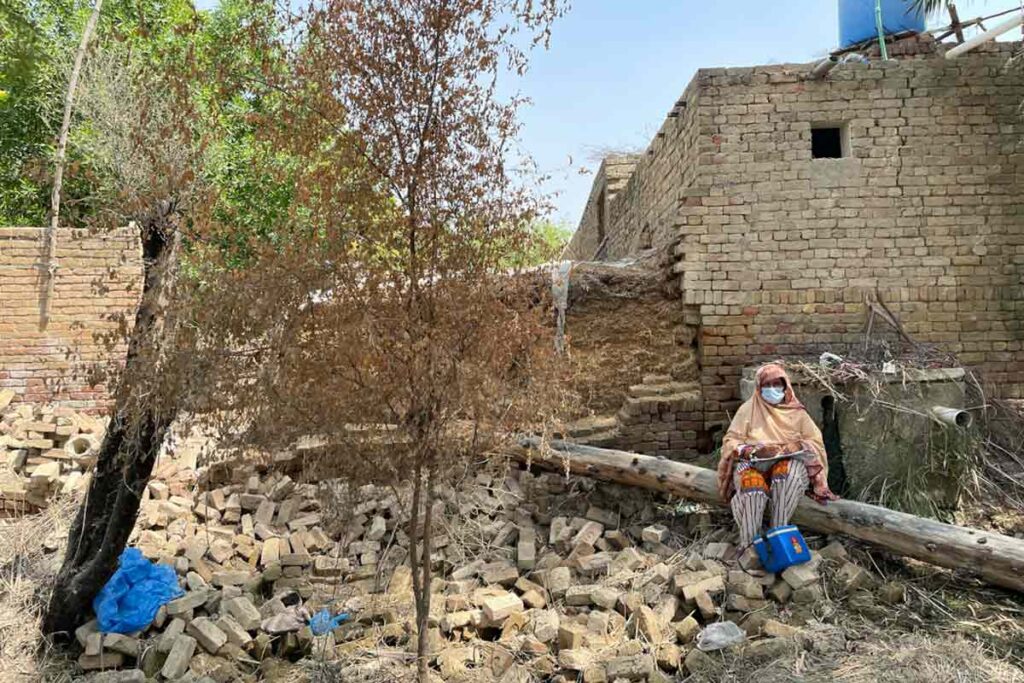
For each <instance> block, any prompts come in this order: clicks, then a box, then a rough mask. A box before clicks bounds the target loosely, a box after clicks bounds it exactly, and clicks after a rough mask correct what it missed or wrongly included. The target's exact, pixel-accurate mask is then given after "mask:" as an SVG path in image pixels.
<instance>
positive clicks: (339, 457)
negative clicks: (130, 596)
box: [191, 0, 564, 681]
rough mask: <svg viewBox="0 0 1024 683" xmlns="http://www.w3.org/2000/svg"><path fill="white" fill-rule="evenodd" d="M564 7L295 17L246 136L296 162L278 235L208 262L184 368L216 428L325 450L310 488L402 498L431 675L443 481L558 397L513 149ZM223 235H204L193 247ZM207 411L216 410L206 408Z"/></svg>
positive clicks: (382, 9) (341, 6) (526, 196)
mask: <svg viewBox="0 0 1024 683" xmlns="http://www.w3.org/2000/svg"><path fill="white" fill-rule="evenodd" d="M563 11H564V7H563V5H562V3H561V2H560V0H542V1H539V2H538V1H533V2H531V1H529V0H370V1H367V0H328V1H327V2H323V3H321V2H317V3H314V4H312V5H311V6H310V7H309V9H308V10H307V11H305V12H302V13H299V14H295V15H293V16H292V17H291V22H290V23H291V26H292V31H290V32H289V33H288V34H287V37H288V39H289V42H287V43H285V42H277V43H275V44H274V45H272V46H265V45H264V46H262V47H261V48H260V49H259V50H257V52H264V53H268V54H269V53H273V54H282V53H284V54H287V55H288V60H287V61H288V63H289V68H288V69H284V70H276V71H274V70H267V72H266V73H265V75H264V76H265V80H264V81H263V82H262V85H263V86H268V85H269V86H270V87H272V88H273V89H275V90H276V91H278V92H280V93H282V94H283V96H284V97H285V98H286V101H287V102H288V106H286V107H283V114H282V113H278V114H275V115H274V116H273V117H268V118H266V119H264V120H260V121H259V122H258V123H257V124H256V125H257V127H258V129H259V130H261V131H262V132H263V134H264V135H265V136H266V140H267V141H269V143H270V144H272V145H274V147H275V149H276V150H278V151H279V152H280V153H282V154H286V155H288V156H289V157H291V158H296V159H302V160H303V163H302V164H301V166H300V168H299V170H298V171H296V172H295V178H294V182H295V183H296V193H295V194H296V197H297V201H296V205H295V206H294V207H293V208H292V211H291V213H290V218H289V221H288V224H287V225H282V226H280V229H279V231H278V234H279V236H280V237H281V238H280V239H278V240H275V241H274V242H273V243H265V244H263V245H261V247H260V248H259V249H258V250H257V251H256V252H255V253H254V254H253V256H252V258H251V260H250V262H249V264H248V265H247V267H245V268H241V269H238V268H234V269H233V268H231V267H229V264H228V263H227V262H220V263H218V261H217V258H216V257H215V255H211V258H208V259H204V260H203V263H204V264H205V265H206V268H205V269H204V270H203V271H202V273H201V274H200V276H199V277H198V278H197V282H199V283H202V286H200V287H198V288H197V289H196V291H195V293H194V296H195V299H194V304H193V306H192V311H193V315H194V316H195V320H194V324H193V325H191V327H192V328H193V329H195V330H199V331H201V332H200V333H199V335H198V336H199V339H198V341H197V342H196V348H197V349H200V352H199V353H197V356H196V362H197V363H198V364H200V365H201V366H202V367H203V371H202V372H203V375H204V377H205V378H206V381H207V385H208V386H209V387H210V388H211V389H212V390H213V393H212V394H211V396H210V397H209V398H208V399H207V401H208V402H207V405H208V407H210V408H211V409H212V408H216V413H215V414H216V415H218V416H220V417H221V418H222V420H223V424H222V426H223V427H224V429H225V433H230V434H233V435H234V436H238V437H240V439H241V441H242V442H244V443H246V444H255V445H258V446H261V447H263V448H274V447H279V446H280V447H286V446H287V445H289V444H291V443H294V441H295V440H297V439H299V438H303V437H311V436H312V437H318V438H319V439H320V442H321V444H322V447H321V453H322V458H321V459H320V462H319V465H320V466H321V469H322V472H323V473H324V475H325V476H326V475H333V476H343V477H345V478H347V479H349V480H352V481H358V482H380V483H386V484H393V485H402V484H408V485H409V486H410V488H411V509H410V516H411V523H410V527H409V534H408V535H409V538H410V549H409V563H410V565H411V568H412V576H413V591H414V595H415V603H416V605H415V606H416V624H417V633H418V643H417V644H418V652H419V661H418V672H419V677H420V680H423V681H425V680H426V676H427V657H426V654H427V635H428V633H427V623H428V615H429V610H430V595H431V588H430V586H431V576H432V569H433V568H432V562H431V556H432V550H433V548H432V547H431V533H430V531H431V528H432V525H433V524H434V522H435V520H434V518H433V516H434V514H435V512H434V508H435V505H434V503H435V502H436V500H437V490H438V486H439V485H440V483H441V481H442V480H443V478H444V477H445V476H446V475H447V474H448V473H449V472H450V471H451V470H452V469H453V468H454V467H455V466H457V465H458V464H459V463H460V462H461V463H463V464H464V463H465V462H466V458H467V457H469V456H471V455H476V454H479V453H481V452H487V451H488V449H491V448H494V447H495V446H496V445H497V444H498V443H499V442H500V441H501V439H502V438H506V437H507V435H508V434H510V433H512V432H513V430H515V429H517V428H521V427H523V426H524V425H528V424H529V425H536V424H540V423H543V422H544V421H545V419H546V418H547V416H548V412H547V410H546V406H548V405H551V404H552V403H553V401H552V397H554V396H555V395H557V391H555V390H554V389H553V388H552V385H550V384H549V383H548V382H547V381H546V380H547V378H549V377H551V376H552V375H551V373H552V372H553V371H554V368H555V367H556V363H555V362H554V361H555V359H554V353H553V338H552V335H551V328H550V319H551V309H550V308H549V307H548V306H547V305H546V302H545V300H544V297H543V295H541V294H539V293H540V292H542V291H543V289H544V288H543V287H538V281H539V279H543V278H542V276H541V275H539V274H529V273H525V272H524V270H525V268H524V266H525V260H526V258H527V257H528V255H531V254H535V248H536V245H535V244H534V242H535V241H536V240H537V239H538V236H537V233H536V231H535V230H533V229H531V227H532V225H533V224H534V222H535V220H536V219H537V217H538V216H539V215H541V209H542V208H543V207H542V206H541V204H540V202H539V201H538V199H537V198H536V196H535V192H534V189H535V188H534V187H533V186H532V185H531V183H530V182H529V180H530V177H531V176H529V174H526V175H522V176H521V175H520V171H521V170H524V169H525V168H526V166H525V161H524V160H522V159H520V158H519V157H518V156H517V154H516V150H515V146H514V145H515V140H516V135H517V132H518V123H517V116H516V114H517V108H518V106H519V105H520V103H521V102H520V100H519V99H517V98H515V97H511V98H508V99H502V98H501V97H500V96H499V94H498V82H499V79H502V78H506V77H507V78H513V77H514V76H515V75H516V74H521V73H522V72H523V71H524V70H525V69H526V66H527V57H528V53H529V51H530V50H531V49H532V48H533V47H535V46H537V45H538V44H543V43H545V42H546V40H547V37H548V34H549V29H550V26H551V23H552V22H553V21H554V20H555V19H556V18H557V17H558V16H559V15H560V14H561V13H562V12H563ZM230 229H231V227H230V226H224V225H220V224H218V223H217V222H216V221H213V220H211V221H208V222H207V223H205V224H204V225H202V226H200V227H199V228H198V230H200V232H202V231H206V236H205V239H204V240H203V241H204V243H220V242H222V241H223V239H222V237H223V236H218V234H219V232H221V231H228V232H230ZM211 414H212V413H211Z"/></svg>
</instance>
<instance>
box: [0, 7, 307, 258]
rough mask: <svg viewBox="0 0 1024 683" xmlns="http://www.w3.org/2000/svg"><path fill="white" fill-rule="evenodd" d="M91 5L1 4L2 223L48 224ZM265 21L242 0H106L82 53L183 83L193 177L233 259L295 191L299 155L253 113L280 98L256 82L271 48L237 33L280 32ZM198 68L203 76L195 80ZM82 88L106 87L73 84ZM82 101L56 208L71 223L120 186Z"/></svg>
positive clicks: (267, 235) (266, 231)
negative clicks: (69, 94) (280, 146)
mask: <svg viewBox="0 0 1024 683" xmlns="http://www.w3.org/2000/svg"><path fill="white" fill-rule="evenodd" d="M89 9H90V4H89V3H88V2H86V1H84V0H12V1H11V2H5V3H0V141H2V143H3V154H2V155H0V224H3V225H11V224H22V225H42V224H44V223H45V221H46V216H47V212H48V209H49V192H50V187H51V178H52V173H53V168H52V163H53V162H52V159H53V154H54V142H55V140H56V136H57V132H58V130H59V127H60V119H61V116H62V106H63V101H64V97H65V94H66V87H67V84H66V77H67V73H68V71H69V65H70V59H71V57H70V56H71V55H73V54H74V51H75V49H76V48H77V44H78V41H79V39H80V31H81V28H82V26H83V25H84V22H85V18H86V17H87V15H88V12H89ZM273 19H274V18H273V15H272V13H271V12H269V11H268V5H266V4H262V3H257V4H253V3H250V2H248V1H247V0H224V2H222V3H221V4H220V6H219V7H218V8H217V9H216V10H212V11H208V12H197V11H196V10H195V8H194V6H193V4H192V2H191V1H190V0H106V2H105V3H104V6H103V13H102V18H101V21H100V25H99V27H98V29H97V35H96V39H95V41H94V43H93V45H92V51H91V53H90V56H92V57H94V56H95V55H97V54H99V53H103V54H104V55H105V56H108V57H111V56H112V57H113V60H114V61H120V62H121V63H122V69H121V71H122V72H123V73H124V74H127V75H128V76H129V77H131V78H133V79H143V80H144V81H145V82H147V83H157V84H160V85H158V86H155V87H163V88H166V89H168V90H169V89H170V88H171V87H172V84H174V83H175V82H177V83H179V84H180V83H186V82H187V84H188V87H187V90H186V93H187V94H186V95H185V96H187V97H189V98H191V99H192V100H193V101H192V103H191V104H190V107H191V108H192V109H193V110H194V114H195V116H194V119H193V120H192V121H191V122H190V124H191V125H193V127H194V129H195V130H194V137H195V138H196V139H197V140H201V141H202V151H201V152H198V153H199V154H201V157H202V164H201V166H202V168H201V169H200V175H201V181H202V182H203V183H205V184H206V185H208V186H209V187H211V188H212V190H213V191H212V193H211V196H212V197H213V204H212V206H211V207H210V209H211V210H212V211H214V212H215V214H216V215H217V217H218V218H219V219H220V220H221V221H223V222H225V223H230V224H231V225H232V226H234V228H235V231H234V233H233V234H232V235H230V236H225V237H223V238H222V244H221V246H222V247H223V248H226V249H230V250H233V251H236V252H237V255H238V260H239V261H244V259H245V258H246V254H247V253H248V251H249V249H248V246H247V245H248V244H249V243H250V242H251V240H254V239H255V240H261V241H262V240H269V241H271V242H273V241H274V240H276V239H278V237H277V236H276V234H275V226H277V225H280V224H282V223H284V222H285V221H284V218H285V216H286V215H287V213H288V211H289V209H290V206H291V204H292V199H293V197H292V190H291V189H290V188H291V187H292V185H293V183H292V182H290V181H291V179H292V175H293V173H294V169H295V162H294V161H293V160H290V159H288V158H286V157H284V156H283V155H280V154H275V153H273V152H271V151H270V150H269V147H268V146H267V145H266V144H263V143H261V142H260V141H259V140H257V139H256V134H255V131H254V130H253V126H252V124H251V123H250V120H251V118H252V116H253V115H254V114H257V113H258V114H261V115H263V116H264V117H265V116H266V115H267V114H268V113H272V112H273V111H274V108H275V107H279V106H280V97H279V96H277V95H276V94H275V93H272V92H269V91H268V90H267V89H266V88H261V87H260V85H259V82H258V77H259V75H260V73H261V69H264V68H266V67H267V65H268V64H271V63H273V61H274V60H273V56H272V55H268V54H265V53H262V54H261V53H257V52H255V51H254V50H253V49H252V47H251V46H252V45H253V44H256V43H255V41H248V40H244V41H243V40H239V35H241V34H243V33H244V32H246V31H254V30H256V31H269V32H273V31H279V30H281V27H280V26H279V25H277V24H275V23H274V20H273ZM108 61H110V60H108ZM86 63H87V66H88V64H89V57H87V62H86ZM203 73H205V74H207V75H208V76H210V77H209V78H207V79H203V78H199V77H196V75H197V74H203ZM163 84H166V85H163ZM78 96H79V98H88V97H90V96H103V95H101V94H98V93H88V92H85V93H83V92H81V89H80V92H79V93H78ZM176 96H178V97H181V96H182V95H181V94H180V93H176ZM81 109H82V108H79V110H76V115H75V118H74V119H73V125H72V133H71V139H70V143H69V149H68V158H69V162H70V163H69V166H68V168H67V171H66V175H65V190H64V197H63V200H62V209H61V214H62V219H63V221H62V222H64V223H66V224H70V225H83V224H85V223H87V222H89V220H90V219H94V218H95V217H96V216H97V212H99V211H100V210H101V209H102V208H103V202H102V200H101V196H103V195H106V196H108V197H109V196H111V195H112V194H116V193H112V192H111V191H110V187H111V185H112V184H113V183H112V181H111V180H110V176H111V174H112V173H114V172H115V170H114V169H111V168H108V167H107V165H108V164H106V162H107V160H106V159H101V158H98V157H96V156H95V154H94V153H93V151H94V150H96V149H97V148H99V147H101V146H102V143H100V142H98V141H97V140H96V136H97V135H99V133H98V130H100V129H102V128H103V126H97V125H95V123H96V122H93V121H89V120H88V117H87V116H86V115H84V114H83V113H82V111H81ZM100 109H101V110H102V109H104V108H103V107H100ZM106 109H107V110H109V107H107V108H106ZM115 215H116V212H115Z"/></svg>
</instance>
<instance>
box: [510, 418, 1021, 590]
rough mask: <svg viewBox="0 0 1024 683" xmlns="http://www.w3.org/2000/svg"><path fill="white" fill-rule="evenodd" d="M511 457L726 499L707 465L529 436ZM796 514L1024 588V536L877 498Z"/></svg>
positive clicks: (805, 508) (803, 506)
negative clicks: (948, 520) (883, 503)
mask: <svg viewBox="0 0 1024 683" xmlns="http://www.w3.org/2000/svg"><path fill="white" fill-rule="evenodd" d="M520 443H521V445H522V446H523V448H521V449H515V450H514V451H513V456H514V457H515V458H517V459H518V460H521V461H523V462H531V463H532V464H534V465H537V466H540V467H543V468H545V469H553V470H557V471H564V470H565V468H566V466H568V469H569V470H570V471H571V472H574V473H576V474H582V475H585V476H588V477H594V478H597V479H604V480H607V481H612V482H616V483H619V484H628V485H630V486H639V487H642V488H646V489H652V490H655V491H664V492H666V493H671V494H673V495H676V496H680V497H683V498H688V499H690V500H695V501H699V502H702V503H712V504H715V505H722V506H724V505H725V503H723V501H722V500H721V498H719V496H718V481H717V476H716V474H715V473H714V472H713V471H711V470H708V469H705V468H703V467H695V466H693V465H687V464H684V463H679V462H674V461H672V460H665V459H661V458H656V457H651V456H647V455H639V454H637V453H628V452H626V451H616V450H610V449H605V448H594V447H593V446H580V445H577V444H573V443H569V442H565V441H550V442H547V444H546V446H547V447H546V448H544V449H543V450H541V449H540V445H541V441H540V439H538V438H536V437H526V438H524V439H522V440H521V441H520ZM793 521H794V522H795V523H797V524H801V525H804V526H806V527H809V528H811V529H815V530H817V531H821V532H825V533H842V534H846V535H848V536H852V537H853V538H857V539H860V540H862V541H867V542H869V543H873V544H875V545H877V546H879V547H881V548H885V549H886V550H889V551H891V552H894V553H897V554H900V555H905V556H907V557H912V558H914V559H917V560H923V561H925V562H929V563H931V564H935V565H938V566H940V567H949V568H951V569H963V570H967V571H970V572H973V573H975V574H977V575H979V576H980V577H982V578H983V579H984V580H985V581H988V582H989V583H992V584H995V585H997V586H1002V587H1003V588H1009V589H1012V590H1015V591H1019V592H1024V540H1018V539H1015V538H1010V537H1008V536H1003V535H1000V534H993V533H989V532H987V531H978V530H975V529H967V528H964V527H958V526H952V525H950V524H943V523H941V522H936V521H935V520H932V519H925V518H923V517H916V516H914V515H909V514H906V513H904V512H896V511H895V510H889V509H887V508H883V507H879V506H877V505H869V504H867V503H859V502H857V501H853V500H840V501H836V502H833V503H829V504H828V505H820V504H818V503H816V502H814V501H813V500H811V499H810V498H806V497H805V498H804V499H803V500H802V501H801V502H800V505H799V507H798V508H797V511H796V514H795V515H794V517H793Z"/></svg>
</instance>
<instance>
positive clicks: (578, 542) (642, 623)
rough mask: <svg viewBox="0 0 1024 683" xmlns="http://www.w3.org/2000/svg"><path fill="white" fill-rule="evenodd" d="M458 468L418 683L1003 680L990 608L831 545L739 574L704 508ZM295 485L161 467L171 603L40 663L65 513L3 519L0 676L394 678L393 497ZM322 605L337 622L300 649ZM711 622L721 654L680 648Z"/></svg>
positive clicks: (147, 525) (141, 525) (259, 473)
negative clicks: (737, 632)
mask: <svg viewBox="0 0 1024 683" xmlns="http://www.w3.org/2000/svg"><path fill="white" fill-rule="evenodd" d="M479 464H480V467H478V468H475V469H473V470H472V473H471V474H467V475H466V476H465V477H464V478H463V479H462V480H461V481H459V482H458V483H457V484H455V485H454V486H452V487H451V488H448V489H446V490H445V491H444V492H443V495H442V501H441V502H439V504H438V505H439V506H440V505H443V506H444V510H443V514H439V515H435V519H437V520H438V522H437V524H436V526H435V529H434V535H435V552H434V557H433V560H434V565H435V570H436V576H437V577H438V579H436V580H435V581H434V583H433V587H434V596H433V601H432V617H431V620H430V622H431V632H430V644H431V652H432V653H433V656H432V659H431V666H432V670H433V672H434V674H435V675H436V679H437V680H443V681H504V682H512V681H517V682H519V681H521V682H526V681H586V682H601V681H608V682H614V681H675V680H758V681H788V680H843V681H875V680H906V681H918V680H919V681H929V683H932V682H935V681H947V680H948V681H954V680H955V681H973V680H977V681H997V680H998V681H1016V680H1024V672H1022V669H1021V668H1020V665H1021V662H1022V660H1024V605H1022V603H1021V602H1020V601H1019V599H1018V597H1017V596H1014V595H1012V594H1010V593H1006V592H1002V591H999V590H996V589H989V588H983V587H981V586H980V585H978V584H970V583H966V582H965V580H962V579H959V578H957V577H955V576H953V575H952V574H950V573H949V572H946V571H944V570H939V569H936V568H933V567H929V566H927V565H923V564H918V563H910V562H909V561H906V560H899V559H895V558H893V557H891V556H888V555H885V554H882V553H878V552H871V551H870V549H868V548H866V547H863V546H858V545H854V544H852V543H849V542H845V541H844V540H843V539H842V538H823V537H815V536H810V537H809V538H808V540H809V542H810V543H811V545H812V546H813V547H815V548H817V549H816V550H815V551H814V558H813V560H812V562H811V563H809V564H807V565H802V566H797V567H792V568H790V569H789V570H787V571H786V572H785V573H784V574H783V575H781V576H774V575H770V574H765V573H764V572H760V571H756V570H751V571H747V570H744V569H742V568H739V567H737V566H736V565H735V563H732V562H730V561H729V560H730V558H731V555H732V552H731V551H732V550H733V548H732V546H731V545H730V540H732V525H731V520H730V519H729V518H728V517H727V516H726V515H725V513H724V512H721V511H717V510H714V511H713V510H709V509H705V508H702V507H700V506H696V505H693V504H689V503H686V502H685V501H679V500H675V501H670V500H667V499H664V498H661V497H658V496H655V495H654V494H650V493H647V492H643V491H639V490H637V489H631V488H627V487H622V486H615V485H610V484H602V483H598V482H595V481H594V480H591V479H587V478H581V477H575V476H573V477H571V478H566V477H565V476H562V475H559V474H555V473H543V474H535V473H531V472H528V471H521V470H519V469H515V468H511V467H510V466H508V465H507V464H506V465H502V464H500V463H496V462H489V463H483V462H481V463H479ZM301 480H302V467H301V458H300V457H297V456H295V455H289V454H281V455H278V456H276V457H274V458H271V459H270V460H269V461H268V462H265V463H263V464H261V465H259V466H255V465H248V466H245V465H238V464H233V465H232V466H229V467H225V466H218V467H213V468H210V469H201V470H200V471H196V470H195V469H193V468H192V467H190V462H189V460H188V459H186V458H182V459H176V458H173V457H170V456H168V457H166V458H164V459H163V461H162V462H161V463H159V464H158V466H157V470H156V474H155V478H154V480H153V481H152V482H151V483H150V485H149V487H148V491H147V499H146V500H145V501H144V502H143V505H142V510H141V513H140V517H139V521H138V524H137V528H136V532H135V534H134V535H133V539H132V543H131V545H134V546H136V547H138V548H140V549H141V550H142V552H143V553H144V554H145V555H146V556H147V557H149V558H150V559H152V560H154V561H156V562H161V563H165V564H169V565H171V566H173V567H174V569H175V571H176V573H177V575H178V577H179V582H180V584H181V587H182V588H183V589H184V591H185V593H184V595H183V597H180V598H178V599H176V600H174V601H173V602H170V603H169V604H167V605H166V606H165V607H163V608H161V610H160V612H159V613H158V616H157V619H156V620H155V622H154V623H153V624H152V625H151V626H150V627H149V628H148V629H146V630H145V631H143V632H141V633H136V634H131V635H116V634H108V635H101V634H100V633H98V632H97V630H96V626H95V622H89V623H88V624H86V625H85V626H83V627H81V628H80V629H79V630H78V631H77V632H76V633H75V640H76V641H77V642H76V643H73V645H72V647H71V648H70V649H67V650H56V649H48V648H46V647H42V646H40V644H39V640H38V635H37V634H38V630H37V621H38V614H39V612H40V610H41V608H42V606H43V604H44V603H45V599H46V593H47V586H48V581H49V580H50V579H51V578H52V576H53V575H54V573H55V572H56V570H57V568H58V566H59V564H60V560H61V557H62V550H63V544H64V537H65V534H66V531H67V526H68V524H69V521H70V517H71V515H72V513H73V510H74V498H73V497H62V498H58V499H57V500H56V501H55V502H54V503H53V504H52V505H51V506H50V507H49V508H47V509H46V510H44V511H43V512H41V513H37V514H34V515H29V516H24V517H21V518H12V519H8V520H5V521H3V522H2V523H0V667H2V668H0V670H2V671H3V673H2V674H0V678H2V680H4V681H8V680H10V681H38V680H46V681H69V680H91V681H145V680H149V681H194V682H199V681H203V682H204V683H208V681H217V682H219V683H226V682H228V681H257V680H267V681H402V680H412V679H413V678H414V659H415V656H414V652H415V638H414V637H413V636H414V630H415V626H414V624H415V619H414V608H413V598H412V580H411V572H410V571H409V568H408V566H407V564H406V563H405V560H406V547H407V545H408V538H407V536H406V527H405V513H404V510H405V509H406V502H407V501H405V500H404V499H403V498H402V492H401V491H393V490H383V489H374V488H372V487H364V488H361V489H357V490H349V489H347V488H346V487H345V486H343V485H342V484H341V483H340V482H316V483H303V482H302V481H301ZM438 511H439V512H441V511H440V510H438ZM325 608H326V609H328V610H330V612H331V614H332V615H333V614H338V613H341V612H345V613H348V614H349V615H350V619H349V620H348V621H347V622H345V623H342V624H341V625H340V626H338V627H337V628H335V629H333V630H332V631H330V632H329V633H327V634H326V635H321V636H314V635H313V634H312V632H311V631H310V628H309V626H308V625H306V619H307V618H308V616H309V615H311V614H314V613H316V612H318V611H320V610H322V609H325ZM721 621H731V622H735V623H736V624H738V625H739V627H740V629H741V631H742V633H743V635H744V639H743V642H740V643H737V644H734V645H731V646H729V647H727V648H725V649H722V650H717V651H704V650H702V649H699V648H698V647H697V646H696V643H697V642H700V639H701V635H700V634H701V632H702V630H703V629H705V628H706V627H707V626H708V625H710V624H714V623H716V622H721ZM100 670H103V671H100ZM83 677H84V678H83Z"/></svg>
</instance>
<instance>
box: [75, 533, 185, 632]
mask: <svg viewBox="0 0 1024 683" xmlns="http://www.w3.org/2000/svg"><path fill="white" fill-rule="evenodd" d="M117 564H118V567H117V571H115V572H114V575H113V576H111V577H110V580H109V581H107V584H106V585H105V586H103V589H102V590H101V591H100V592H99V595H97V596H96V597H95V599H93V601H92V608H93V610H95V612H96V620H97V621H98V622H99V629H100V632H101V633H133V632H135V631H141V630H142V629H144V628H146V627H147V626H149V625H150V624H151V623H153V619H155V618H156V613H157V610H159V609H160V606H161V605H163V604H165V603H168V602H170V601H171V600H174V599H175V598H179V597H181V596H182V595H184V594H185V592H184V591H183V590H181V588H180V587H179V586H178V577H177V575H176V574H175V573H174V569H173V568H171V567H168V566H167V565H162V564H153V563H152V562H150V561H149V560H147V559H146V558H145V557H143V556H142V552H141V551H139V549H138V548H125V549H124V552H123V553H121V557H120V559H118V563H117Z"/></svg>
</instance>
